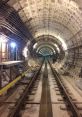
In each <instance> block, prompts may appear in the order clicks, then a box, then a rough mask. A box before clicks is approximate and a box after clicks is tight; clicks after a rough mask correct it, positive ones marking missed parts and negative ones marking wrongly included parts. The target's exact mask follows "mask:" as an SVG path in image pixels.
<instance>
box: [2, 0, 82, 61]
mask: <svg viewBox="0 0 82 117" xmlns="http://www.w3.org/2000/svg"><path fill="white" fill-rule="evenodd" d="M2 1H5V2H6V3H7V4H8V5H9V6H11V7H13V8H14V9H15V11H16V13H18V15H19V16H20V19H21V20H22V21H23V23H24V25H25V26H26V27H28V30H29V32H30V34H32V36H31V37H33V39H35V40H36V42H38V41H43V42H44V40H47V41H48V42H50V41H51V40H52V42H53V43H54V44H55V41H56V44H57V46H60V47H63V49H64V51H66V50H67V51H68V54H69V57H70V61H71V62H72V61H75V59H76V60H77V55H78V58H79V57H80V49H79V48H80V47H81V44H82V41H81V38H82V17H81V16H82V0H13V1H12V0H7V1H6V0H2ZM21 30H23V29H22V28H21ZM25 35H26V34H25ZM46 36H47V37H48V38H46ZM51 36H52V37H54V38H53V39H51ZM25 39H26V41H27V42H28V34H27V38H25ZM53 40H54V41H53ZM32 46H33V45H32ZM76 49H78V50H76ZM31 50H32V49H31ZM60 50H61V49H60ZM70 50H71V51H70ZM73 63H74V62H73Z"/></svg>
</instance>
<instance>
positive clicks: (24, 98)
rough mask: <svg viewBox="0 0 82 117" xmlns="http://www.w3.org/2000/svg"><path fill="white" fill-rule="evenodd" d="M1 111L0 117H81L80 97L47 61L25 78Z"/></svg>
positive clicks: (81, 100) (81, 105)
mask: <svg viewBox="0 0 82 117" xmlns="http://www.w3.org/2000/svg"><path fill="white" fill-rule="evenodd" d="M18 85H19V86H20V87H19V88H17V89H16V91H15V92H14V93H13V95H12V96H11V97H10V98H8V99H7V101H5V102H4V103H3V106H2V107H0V117H82V97H81V95H79V93H78V92H77V91H75V89H73V87H72V86H71V84H70V83H69V82H67V80H66V79H64V78H61V77H60V75H59V74H58V73H57V71H55V69H53V68H52V66H51V64H48V62H47V61H45V62H44V64H43V65H42V66H41V67H40V68H39V70H38V71H36V72H35V75H34V76H33V77H32V78H31V79H30V80H27V78H24V80H22V81H21V82H20V83H18Z"/></svg>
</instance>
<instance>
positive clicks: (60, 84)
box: [49, 63, 82, 117]
mask: <svg viewBox="0 0 82 117" xmlns="http://www.w3.org/2000/svg"><path fill="white" fill-rule="evenodd" d="M49 65H50V68H51V70H52V73H53V75H54V78H55V80H56V83H57V86H58V88H59V91H60V93H61V95H62V97H63V99H64V101H65V103H66V107H67V109H69V110H70V112H71V116H72V117H82V114H81V113H80V112H79V110H78V108H77V106H76V104H75V103H74V101H73V99H72V97H71V95H70V94H69V91H68V89H67V88H66V86H65V85H64V84H63V81H62V80H61V78H60V75H59V74H58V73H57V71H56V70H55V69H53V68H52V66H51V64H50V63H49Z"/></svg>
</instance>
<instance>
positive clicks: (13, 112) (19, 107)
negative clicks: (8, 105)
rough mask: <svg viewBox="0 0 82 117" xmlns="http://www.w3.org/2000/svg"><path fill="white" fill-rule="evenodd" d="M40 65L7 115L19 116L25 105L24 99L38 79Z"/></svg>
mask: <svg viewBox="0 0 82 117" xmlns="http://www.w3.org/2000/svg"><path fill="white" fill-rule="evenodd" d="M42 65H43V64H42ZM42 65H41V67H40V68H39V70H38V71H37V72H36V73H35V75H34V77H33V78H31V80H30V81H29V83H28V84H27V86H26V88H25V89H24V91H23V93H22V94H21V96H20V98H19V99H18V100H17V101H16V103H15V105H14V106H13V107H12V109H11V110H10V113H9V115H8V117H20V116H21V113H20V112H21V110H22V109H24V107H25V104H26V99H27V98H28V95H29V94H30V92H31V90H32V87H33V86H34V83H35V82H36V80H37V79H38V76H39V74H40V71H41V68H42Z"/></svg>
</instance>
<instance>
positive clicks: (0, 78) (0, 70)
mask: <svg viewBox="0 0 82 117" xmlns="http://www.w3.org/2000/svg"><path fill="white" fill-rule="evenodd" d="M2 69H3V67H2V65H1V66H0V89H1V88H2Z"/></svg>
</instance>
